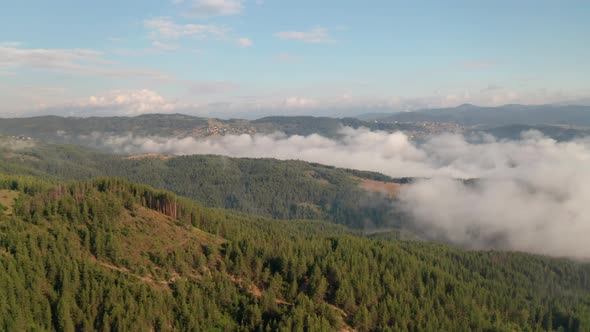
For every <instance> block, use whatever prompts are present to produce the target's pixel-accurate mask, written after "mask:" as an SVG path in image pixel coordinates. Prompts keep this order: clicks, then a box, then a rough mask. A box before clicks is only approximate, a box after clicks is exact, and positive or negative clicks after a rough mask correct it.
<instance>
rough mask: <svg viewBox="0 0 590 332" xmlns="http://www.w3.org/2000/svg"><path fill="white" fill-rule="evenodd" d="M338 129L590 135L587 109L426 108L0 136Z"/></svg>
mask: <svg viewBox="0 0 590 332" xmlns="http://www.w3.org/2000/svg"><path fill="white" fill-rule="evenodd" d="M342 127H352V128H355V129H356V128H361V127H364V128H368V129H370V130H380V131H386V132H395V131H403V132H405V133H407V134H408V135H409V136H410V137H412V138H413V139H416V140H421V139H425V138H427V137H429V136H432V135H436V134H440V133H443V132H452V133H459V134H471V133H474V132H486V133H489V134H492V135H494V136H495V137H497V138H499V139H518V138H519V137H520V135H521V133H522V132H523V131H527V130H538V131H540V132H542V133H543V134H544V135H546V136H548V137H552V138H554V139H557V140H560V141H564V140H571V139H573V138H577V137H584V136H589V135H590V106H572V105H504V106H500V107H480V106H475V105H470V104H464V105H461V106H458V107H454V108H439V109H424V110H418V111H413V112H402V113H389V114H387V113H371V114H364V115H360V116H359V117H358V118H330V117H313V116H271V117H264V118H260V119H257V120H244V119H230V120H222V119H215V118H202V117H195V116H190V115H183V114H146V115H140V116H136V117H88V118H80V117H60V116H40V117H31V118H12V119H1V120H0V135H10V136H30V137H34V138H37V139H44V140H49V141H54V142H61V143H77V144H79V142H78V141H79V138H80V137H81V136H83V135H89V134H91V133H93V132H100V133H109V134H112V135H128V134H132V135H136V136H166V137H179V138H183V137H195V138H203V137H216V136H225V135H241V134H248V135H252V134H271V133H275V132H283V133H285V134H287V135H303V136H307V135H311V134H318V135H322V136H325V137H330V138H337V137H339V136H340V135H341V132H340V130H341V128H342Z"/></svg>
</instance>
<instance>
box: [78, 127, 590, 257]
mask: <svg viewBox="0 0 590 332" xmlns="http://www.w3.org/2000/svg"><path fill="white" fill-rule="evenodd" d="M341 134H342V137H341V138H340V139H338V140H334V139H328V138H325V137H322V136H319V135H311V136H307V137H303V136H290V137H287V136H285V135H281V134H275V135H255V136H248V135H240V136H225V137H219V138H210V139H195V138H162V137H134V136H132V135H129V136H104V135H103V134H93V135H91V136H89V137H86V138H85V139H86V140H92V141H93V142H94V144H97V145H99V146H102V147H107V146H108V147H110V148H112V149H114V150H115V151H117V152H119V153H126V154H136V153H147V152H152V153H172V154H221V155H227V156H233V157H272V158H278V159H301V160H306V161H310V162H320V163H324V164H329V165H334V166H339V167H348V168H356V169H364V170H372V171H378V172H382V173H384V174H388V175H390V176H393V177H423V178H428V179H424V180H420V181H418V182H416V183H413V184H411V185H408V186H405V187H404V189H403V190H402V191H401V193H400V196H399V203H400V204H399V208H401V209H402V210H403V211H404V212H405V213H407V215H408V216H410V217H411V219H412V221H413V225H414V226H413V227H415V228H417V229H418V230H419V231H421V232H422V233H424V234H426V236H429V237H432V238H435V239H443V240H446V241H449V242H452V243H455V244H458V245H461V246H465V247H470V248H502V249H511V250H522V251H530V252H535V253H542V254H549V255H556V256H572V257H579V258H589V257H590V247H588V246H587V245H586V236H587V235H588V234H590V217H589V216H590V205H588V204H587V201H588V199H590V187H589V186H588V185H587V184H588V183H590V140H579V141H574V142H561V143H560V142H556V141H554V140H552V139H549V138H546V137H543V136H542V135H541V134H539V133H537V132H527V133H524V134H523V137H522V139H521V140H519V141H497V140H495V139H494V138H493V137H490V136H485V135H482V136H478V137H474V138H471V139H470V140H467V139H466V138H464V137H462V136H457V135H441V136H437V137H433V138H431V139H430V140H428V141H427V142H425V143H424V144H420V145H417V144H415V143H413V142H412V141H411V140H409V139H408V137H407V136H406V135H404V134H403V133H400V132H397V133H385V132H371V131H368V130H364V129H359V130H354V129H350V128H344V129H343V130H342V132H341ZM474 140H475V141H477V143H472V142H473V141H474ZM468 178H478V179H479V180H476V181H467V182H464V181H462V180H457V179H468Z"/></svg>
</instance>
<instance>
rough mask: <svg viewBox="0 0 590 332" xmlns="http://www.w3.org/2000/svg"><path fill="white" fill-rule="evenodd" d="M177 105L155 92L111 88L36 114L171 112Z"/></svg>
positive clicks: (76, 114) (77, 114)
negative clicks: (111, 89)
mask: <svg viewBox="0 0 590 332" xmlns="http://www.w3.org/2000/svg"><path fill="white" fill-rule="evenodd" d="M178 107H179V105H178V103H177V102H176V101H173V100H169V99H166V98H164V97H163V96H161V95H160V94H158V93H157V92H154V91H151V90H148V89H140V90H113V91H110V92H107V93H105V94H101V95H94V96H90V97H88V98H86V99H82V100H79V101H76V102H71V103H62V104H55V105H53V106H49V107H47V106H43V107H41V108H40V111H39V112H38V114H47V113H49V114H61V115H67V116H113V115H139V114H145V113H171V112H174V111H175V110H176V109H177V108H178Z"/></svg>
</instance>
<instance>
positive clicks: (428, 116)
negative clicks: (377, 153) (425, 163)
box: [373, 104, 590, 126]
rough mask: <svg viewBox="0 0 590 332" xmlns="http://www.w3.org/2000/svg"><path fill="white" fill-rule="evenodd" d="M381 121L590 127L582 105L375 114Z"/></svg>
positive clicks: (589, 117)
mask: <svg viewBox="0 0 590 332" xmlns="http://www.w3.org/2000/svg"><path fill="white" fill-rule="evenodd" d="M373 119H376V120H379V121H385V122H395V121H400V122H422V121H431V122H448V123H455V124H459V125H464V126H476V125H479V126H504V125H513V124H520V125H536V124H544V125H574V126H590V106H582V105H518V104H512V105H503V106H497V107H484V106H476V105H471V104H463V105H460V106H457V107H449V108H435V109H422V110H416V111H412V112H399V113H393V114H390V115H385V114H381V115H377V116H375V117H373Z"/></svg>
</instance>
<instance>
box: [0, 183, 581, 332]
mask: <svg viewBox="0 0 590 332" xmlns="http://www.w3.org/2000/svg"><path fill="white" fill-rule="evenodd" d="M0 189H1V190H10V191H12V192H18V193H19V194H18V198H17V199H16V200H15V201H13V202H12V203H11V204H12V208H13V209H14V214H13V215H12V216H7V215H2V214H0V271H1V273H0V284H1V285H2V287H1V288H0V293H1V294H0V295H1V296H0V329H2V330H10V331H14V330H26V329H35V330H39V329H41V330H62V331H73V330H157V331H169V330H192V329H195V330H237V329H246V330H265V329H270V330H281V331H293V330H299V329H305V330H349V329H352V328H354V329H357V330H358V331H372V330H395V331H414V330H445V331H451V330H453V331H456V330H490V331H491V330H494V331H512V330H553V329H555V330H558V329H560V330H571V331H587V330H589V329H590V316H589V314H588V313H590V297H589V295H590V266H589V265H588V264H580V263H574V262H571V261H567V260H560V259H550V258H543V257H538V256H532V255H527V254H518V253H501V252H473V251H463V250H458V249H452V248H449V247H445V246H441V245H434V244H428V243H419V242H390V241H383V240H370V239H366V238H361V237H357V236H356V235H355V233H354V232H352V231H348V230H346V229H345V228H341V227H336V226H330V225H329V224H326V223H316V222H310V221H308V222H303V221H297V222H283V221H278V220H268V219H264V218H258V217H249V216H246V215H237V214H233V213H229V212H227V211H223V210H215V209H208V208H204V207H202V206H200V205H197V204H195V203H192V202H190V201H188V200H186V199H183V198H180V197H177V196H175V195H173V194H171V193H169V192H162V191H155V190H153V189H151V188H149V187H145V186H141V185H136V184H133V183H129V182H126V181H122V180H114V179H100V180H93V181H90V182H73V183H68V184H59V185H51V184H48V183H47V182H44V181H42V180H38V179H35V178H30V177H26V178H22V177H20V178H19V177H5V176H3V177H0Z"/></svg>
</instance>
